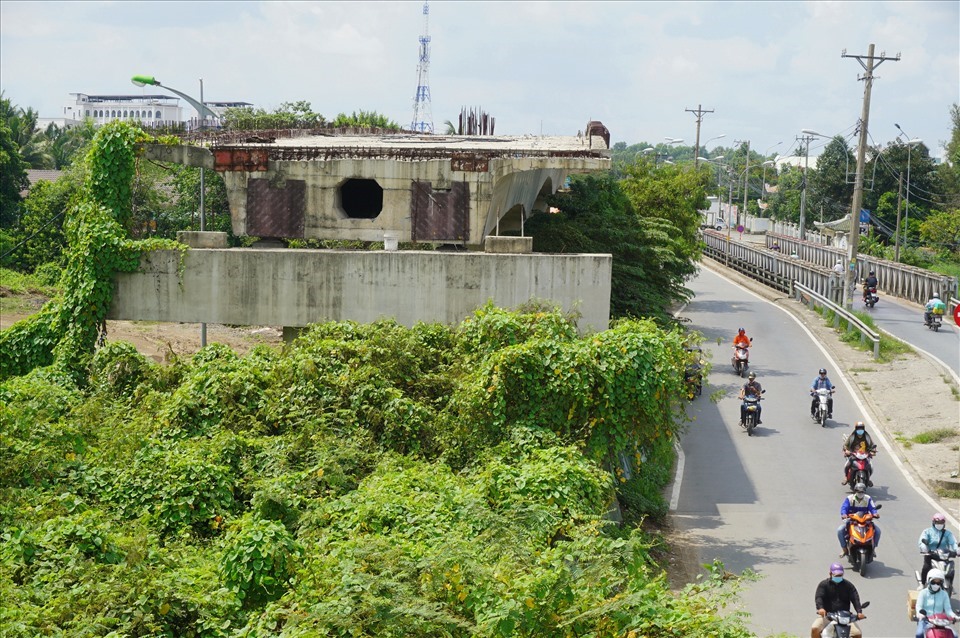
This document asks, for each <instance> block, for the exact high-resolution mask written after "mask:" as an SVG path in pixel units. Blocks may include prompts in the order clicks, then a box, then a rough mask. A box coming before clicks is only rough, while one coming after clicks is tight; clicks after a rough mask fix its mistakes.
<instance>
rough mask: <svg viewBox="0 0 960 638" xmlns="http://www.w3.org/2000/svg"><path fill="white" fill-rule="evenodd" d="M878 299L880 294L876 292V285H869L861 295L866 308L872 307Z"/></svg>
mask: <svg viewBox="0 0 960 638" xmlns="http://www.w3.org/2000/svg"><path fill="white" fill-rule="evenodd" d="M878 301H880V295H878V294H877V287H876V286H870V287H869V288H867V290H866V292H865V293H864V295H863V303H864V304H866V306H867V308H873V307H874V306H876V305H877V302H878Z"/></svg>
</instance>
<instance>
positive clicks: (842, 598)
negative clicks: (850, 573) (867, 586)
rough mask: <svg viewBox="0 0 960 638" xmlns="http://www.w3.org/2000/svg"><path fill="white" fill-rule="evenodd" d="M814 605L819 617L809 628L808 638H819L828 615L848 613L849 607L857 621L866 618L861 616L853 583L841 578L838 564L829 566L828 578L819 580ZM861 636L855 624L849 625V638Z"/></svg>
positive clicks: (857, 593)
mask: <svg viewBox="0 0 960 638" xmlns="http://www.w3.org/2000/svg"><path fill="white" fill-rule="evenodd" d="M814 604H816V606H817V614H818V615H819V617H818V618H817V619H816V620H815V621H813V625H812V626H811V627H810V638H820V632H821V631H823V628H824V627H825V626H826V625H827V624H828V623H829V621H828V620H827V618H826V616H827V614H828V613H834V612H838V611H850V606H851V605H853V609H854V610H855V611H856V612H857V620H863V619H864V618H866V616H864V615H863V607H862V606H861V605H860V594H859V592H857V588H856V587H854V585H853V583H851V582H850V581H849V580H845V579H844V578H843V565H841V564H840V563H834V564H832V565H830V578H827V579H825V580H821V581H820V583H819V584H818V585H817V592H816V594H814ZM862 635H863V634H862V633H860V627H858V626H857V623H853V624H851V625H850V636H851V638H860V637H861V636H862Z"/></svg>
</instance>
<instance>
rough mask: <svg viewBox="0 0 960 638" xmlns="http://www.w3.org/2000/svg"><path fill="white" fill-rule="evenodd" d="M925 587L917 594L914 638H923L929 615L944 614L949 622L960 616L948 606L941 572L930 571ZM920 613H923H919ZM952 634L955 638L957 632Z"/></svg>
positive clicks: (947, 595) (948, 597) (947, 596)
mask: <svg viewBox="0 0 960 638" xmlns="http://www.w3.org/2000/svg"><path fill="white" fill-rule="evenodd" d="M926 583H927V586H926V587H924V588H923V589H921V590H920V593H919V594H917V633H916V638H923V635H924V633H925V632H926V631H927V627H929V626H930V621H929V620H927V616H929V615H931V614H944V615H946V616H947V617H948V618H950V622H957V620H960V616H957V614H956V613H954V611H953V608H952V607H951V606H950V596H949V594H947V592H946V590H945V589H944V588H943V572H942V571H940V570H939V569H931V570H930V573H929V574H927V580H926ZM921 611H922V612H923V613H921ZM950 631H952V632H953V638H957V632H956V631H954V630H953V628H950Z"/></svg>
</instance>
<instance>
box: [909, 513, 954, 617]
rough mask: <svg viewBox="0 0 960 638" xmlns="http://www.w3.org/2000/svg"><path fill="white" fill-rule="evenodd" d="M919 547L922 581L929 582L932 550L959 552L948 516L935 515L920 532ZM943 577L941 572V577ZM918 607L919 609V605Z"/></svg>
mask: <svg viewBox="0 0 960 638" xmlns="http://www.w3.org/2000/svg"><path fill="white" fill-rule="evenodd" d="M917 547H919V548H920V553H921V554H923V570H922V571H921V572H920V582H921V583H925V582H927V572H929V571H930V568H931V567H932V565H931V564H930V561H931V560H932V559H933V557H932V556H930V552H931V551H935V550H938V549H945V550H947V551H949V552H953V553H954V554H956V553H957V537H956V536H954V535H953V532H951V531H950V530H948V529H947V517H946V516H944V515H943V514H942V513H940V512H937V513H936V514H934V515H933V520H932V521H931V525H930V527H928V528H927V529H925V530H923V531H922V532H921V533H920V540H919V541H917ZM942 577H943V576H942V574H941V578H942ZM917 609H919V607H918V608H917Z"/></svg>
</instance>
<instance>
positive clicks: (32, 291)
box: [0, 268, 59, 297]
mask: <svg viewBox="0 0 960 638" xmlns="http://www.w3.org/2000/svg"><path fill="white" fill-rule="evenodd" d="M58 292H59V289H58V288H57V287H56V286H51V285H49V284H47V283H44V282H43V281H42V280H41V279H40V278H39V277H37V276H36V275H26V274H24V273H22V272H17V271H16V270H9V269H7V268H0V296H10V295H43V296H44V297H53V296H54V295H56V294H57V293H58Z"/></svg>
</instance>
